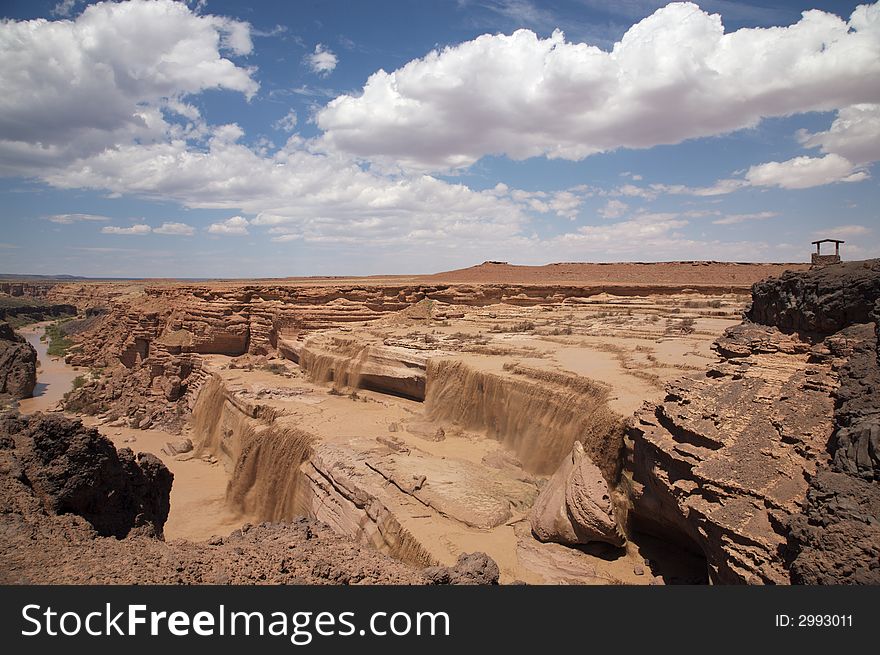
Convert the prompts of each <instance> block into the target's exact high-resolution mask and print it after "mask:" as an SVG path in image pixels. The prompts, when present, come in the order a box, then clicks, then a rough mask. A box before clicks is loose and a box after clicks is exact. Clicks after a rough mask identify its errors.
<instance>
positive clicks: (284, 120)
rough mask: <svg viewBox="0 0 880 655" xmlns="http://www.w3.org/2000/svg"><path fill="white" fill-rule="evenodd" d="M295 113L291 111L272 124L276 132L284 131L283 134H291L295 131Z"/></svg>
mask: <svg viewBox="0 0 880 655" xmlns="http://www.w3.org/2000/svg"><path fill="white" fill-rule="evenodd" d="M296 122H297V117H296V111H294V110H293V109H291V110H290V111H289V112H287V113H286V114H285V115H284V116H282V117H281V118H279V119H278V120H277V121H275V122H274V123H273V124H272V127H274V128H275V129H276V130H284V131H285V132H293V131H294V130H295V129H296Z"/></svg>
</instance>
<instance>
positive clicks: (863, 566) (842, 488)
mask: <svg viewBox="0 0 880 655" xmlns="http://www.w3.org/2000/svg"><path fill="white" fill-rule="evenodd" d="M807 500H808V505H807V509H806V511H805V512H804V514H802V515H800V516H797V517H794V518H793V520H792V521H791V523H790V526H789V527H790V533H789V546H790V552H791V553H792V554H793V555H794V558H793V561H792V562H791V564H790V571H791V581H792V582H793V583H795V584H872V585H877V584H880V521H878V517H880V485H878V484H877V483H876V482H867V481H865V480H862V479H860V478H857V477H853V476H851V475H846V474H843V473H836V472H833V471H822V472H820V473H819V474H818V475H816V476H815V477H814V478H813V480H812V481H811V484H810V491H809V493H808V494H807Z"/></svg>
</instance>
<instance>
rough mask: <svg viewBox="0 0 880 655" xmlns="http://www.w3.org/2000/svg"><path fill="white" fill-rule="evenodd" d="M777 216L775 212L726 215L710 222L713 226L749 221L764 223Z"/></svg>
mask: <svg viewBox="0 0 880 655" xmlns="http://www.w3.org/2000/svg"><path fill="white" fill-rule="evenodd" d="M776 216H779V214H778V213H777V212H756V213H754V214H727V215H726V216H722V217H721V218H718V219H715V220H714V221H712V223H713V224H715V225H737V224H739V223H747V222H749V221H766V220H767V219H768V218H774V217H776Z"/></svg>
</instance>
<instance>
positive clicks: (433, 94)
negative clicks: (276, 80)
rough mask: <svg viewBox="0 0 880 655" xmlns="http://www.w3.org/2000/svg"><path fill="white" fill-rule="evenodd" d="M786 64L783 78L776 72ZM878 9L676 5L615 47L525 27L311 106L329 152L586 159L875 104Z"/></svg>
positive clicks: (411, 158)
mask: <svg viewBox="0 0 880 655" xmlns="http://www.w3.org/2000/svg"><path fill="white" fill-rule="evenodd" d="M783 71H784V73H782V72H783ZM878 89H880V8H878V5H876V4H875V5H870V6H860V7H858V8H856V10H855V11H854V12H853V14H852V16H851V18H850V20H849V22H847V21H845V20H843V19H841V18H839V17H837V16H834V15H832V14H829V13H826V12H822V11H818V10H813V11H807V12H805V13H804V14H803V17H802V18H801V20H800V21H799V22H797V23H796V24H794V25H791V26H789V27H775V28H770V29H765V28H749V29H740V30H737V31H735V32H731V33H725V31H724V27H723V26H722V23H721V18H720V16H718V15H710V14H707V13H706V12H704V11H702V10H701V9H700V8H699V7H697V6H696V5H694V4H691V3H673V4H670V5H668V6H667V7H664V8H662V9H659V10H658V11H656V12H655V13H654V14H653V15H651V16H649V17H647V18H645V19H644V20H642V21H641V22H639V23H637V24H636V25H633V26H632V27H631V28H630V29H629V30H628V31H627V32H626V34H625V35H624V36H623V37H622V39H621V40H620V41H619V42H618V43H616V44H615V45H614V47H613V49H612V50H611V52H605V51H603V50H600V49H599V48H596V47H593V46H590V45H587V44H585V43H570V42H567V41H566V40H565V38H564V36H563V35H562V33H561V32H558V31H557V32H555V33H554V34H553V35H552V36H551V37H550V38H546V39H541V38H538V36H536V35H535V34H534V33H533V32H530V31H528V30H519V31H517V32H515V33H513V34H512V35H503V34H498V35H483V36H480V37H478V38H476V39H474V40H472V41H468V42H465V43H462V44H459V45H456V46H452V47H448V48H445V49H443V50H442V51H439V52H438V51H435V52H431V53H430V54H428V55H427V56H425V57H424V58H422V59H417V60H414V61H411V62H409V63H408V64H406V65H405V66H404V67H402V68H400V69H398V70H396V71H393V72H391V73H387V72H385V71H381V70H380V71H378V72H376V73H374V74H373V75H372V76H370V78H369V79H368V80H367V83H366V85H365V86H364V88H363V92H362V93H361V94H360V95H358V96H354V95H343V96H340V97H338V98H336V99H335V100H333V101H331V102H330V103H329V104H328V105H327V106H326V107H325V108H324V109H323V110H321V111H320V112H318V114H317V116H316V120H317V123H318V125H319V126H320V127H321V128H322V129H323V130H325V131H326V134H325V135H324V139H325V142H326V144H327V145H328V146H329V147H333V148H336V149H339V150H343V151H346V152H350V153H353V154H355V155H357V156H361V157H366V158H370V159H375V158H377V157H385V158H387V159H388V160H389V161H394V162H398V163H400V164H401V165H403V166H405V167H411V168H416V169H447V168H455V167H462V166H467V165H469V164H472V163H473V162H475V161H477V160H478V159H480V158H481V157H482V156H484V155H488V154H505V155H507V156H509V157H511V158H514V159H525V158H528V157H534V156H539V155H546V156H548V157H551V158H556V157H558V158H565V159H573V160H577V159H582V158H584V157H586V156H588V155H590V154H593V153H597V152H603V151H608V150H614V149H616V148H621V147H628V148H647V147H651V146H655V145H658V144H672V143H678V142H680V141H682V140H685V139H690V138H695V137H701V136H708V135H715V134H721V133H726V132H730V131H733V130H737V129H741V128H746V127H751V126H754V125H756V124H757V123H758V122H759V121H760V120H761V119H762V118H764V117H769V116H786V115H790V114H794V113H798V112H807V111H817V110H820V111H827V110H833V109H839V108H842V107H848V106H852V105H855V104H858V103H866V102H867V103H871V102H877V101H878V100H880V92H878Z"/></svg>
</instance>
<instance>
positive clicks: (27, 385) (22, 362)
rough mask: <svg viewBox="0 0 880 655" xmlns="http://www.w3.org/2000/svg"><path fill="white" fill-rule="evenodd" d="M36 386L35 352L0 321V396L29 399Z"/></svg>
mask: <svg viewBox="0 0 880 655" xmlns="http://www.w3.org/2000/svg"><path fill="white" fill-rule="evenodd" d="M36 384H37V351H36V350H34V347H33V346H32V345H31V344H29V343H28V342H27V341H25V340H24V338H23V337H20V336H19V335H17V334H16V333H15V332H14V331H13V330H12V328H11V327H10V326H9V324H8V323H5V322H2V321H0V396H2V395H4V394H7V395H9V396H12V397H13V398H30V397H31V396H32V395H33V393H34V387H35V386H36Z"/></svg>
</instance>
